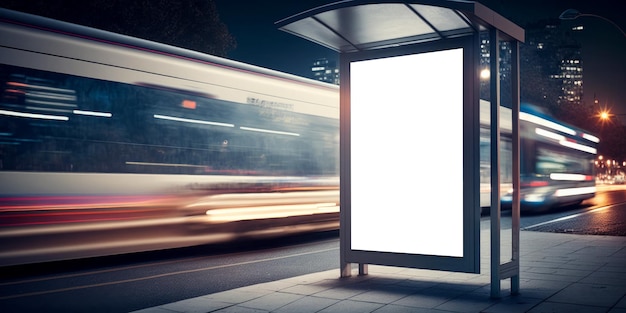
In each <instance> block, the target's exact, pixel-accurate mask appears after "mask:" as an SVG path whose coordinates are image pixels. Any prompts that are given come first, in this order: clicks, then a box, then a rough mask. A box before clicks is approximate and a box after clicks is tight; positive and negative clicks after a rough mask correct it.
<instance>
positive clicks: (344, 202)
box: [339, 54, 352, 277]
mask: <svg viewBox="0 0 626 313" xmlns="http://www.w3.org/2000/svg"><path fill="white" fill-rule="evenodd" d="M339 62H340V63H339V70H340V71H341V73H349V66H350V65H349V64H348V61H347V60H346V59H345V58H344V57H343V54H341V55H340V59H339ZM339 79H340V85H339V115H340V118H339V119H340V121H345V122H342V123H340V125H339V140H340V144H339V149H340V150H339V173H340V175H339V177H340V180H339V190H340V192H339V207H340V210H339V225H340V227H339V271H340V275H341V277H350V276H352V265H351V264H350V263H349V262H348V261H347V254H348V251H349V250H350V210H351V209H352V198H351V183H350V182H351V180H350V179H351V178H350V173H351V172H350V77H349V75H341V77H340V78H339Z"/></svg>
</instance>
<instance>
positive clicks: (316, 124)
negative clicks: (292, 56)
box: [0, 9, 339, 266]
mask: <svg viewBox="0 0 626 313" xmlns="http://www.w3.org/2000/svg"><path fill="white" fill-rule="evenodd" d="M338 106H339V91H338V86H335V85H330V84H326V83H322V82H318V81H315V80H310V79H305V78H301V77H297V76H294V75H289V74H285V73H280V72H277V71H273V70H268V69H264V68H260V67H256V66H251V65H247V64H243V63H240V62H235V61H231V60H227V59H224V58H220V57H215V56H210V55H206V54H202V53H198V52H194V51H189V50H185V49H180V48H177V47H172V46H168V45H163V44H159V43H155V42H150V41H146V40H141V39H137V38H132V37H128V36H123V35H119V34H114V33H110V32H106V31H101V30H97V29H92V28H88V27H82V26H78V25H74V24H70V23H65V22H60V21H56V20H52V19H48V18H43V17H39V16H33V15H29V14H24V13H20V12H15V11H10V10H6V9H0V241H2V245H0V266H4V265H13V264H24V263H32V262H42V261H53V260H62V259H69V258H78V257H94V256H101V255H109V254H119V253H127V252H137V251H146V250H155V249H165V248H173V247H182V246H190V245H197V244H205V243H214V242H225V241H229V240H234V239H236V238H246V237H255V238H258V237H261V236H275V235H285V234H290V233H296V232H303V231H326V230H331V229H338V225H339V215H338V214H339V203H338V202H339V179H338V172H339V160H338V158H339V121H338V117H339V107H338Z"/></svg>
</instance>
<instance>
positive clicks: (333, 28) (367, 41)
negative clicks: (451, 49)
mask: <svg viewBox="0 0 626 313" xmlns="http://www.w3.org/2000/svg"><path fill="white" fill-rule="evenodd" d="M276 24H277V26H278V28H279V29H281V30H283V31H286V32H289V33H292V34H294V35H296V36H300V37H303V38H305V39H307V40H310V41H312V42H315V43H318V44H320V45H322V46H325V47H328V48H330V49H333V50H335V51H338V52H341V53H345V52H356V51H363V50H372V49H380V48H386V47H393V46H400V45H406V44H413V43H420V42H427V41H434V40H440V39H445V38H453V37H460V36H465V35H470V34H472V33H473V32H476V31H480V30H485V29H492V28H496V29H498V30H500V31H501V33H502V34H503V35H504V36H505V37H506V39H508V40H517V41H520V42H523V41H524V30H523V29H522V28H520V27H519V26H517V25H515V24H514V23H513V22H511V21H509V20H507V19H505V18H504V17H502V16H501V15H499V14H497V13H496V12H494V11H492V10H491V9H489V8H487V7H485V6H484V5H482V4H480V3H478V2H474V1H460V0H415V1H397V0H396V1H393V0H377V1H372V0H346V1H340V2H336V3H332V4H328V5H324V6H321V7H318V8H314V9H311V10H308V11H305V12H302V13H299V14H296V15H294V16H291V17H288V18H286V19H283V20H281V21H278V22H276Z"/></svg>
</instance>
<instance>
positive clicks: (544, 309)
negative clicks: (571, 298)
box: [528, 302, 608, 313]
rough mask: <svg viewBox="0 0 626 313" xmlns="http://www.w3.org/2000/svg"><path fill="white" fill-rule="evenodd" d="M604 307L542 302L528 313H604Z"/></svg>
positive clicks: (605, 309)
mask: <svg viewBox="0 0 626 313" xmlns="http://www.w3.org/2000/svg"><path fill="white" fill-rule="evenodd" d="M607 309H608V308H606V307H597V306H588V305H580V304H570V303H556V302H543V303H540V304H539V305H537V306H536V307H534V308H532V309H531V310H530V311H528V313H552V312H554V313H557V312H564V313H565V312H584V313H604V312H606V311H607Z"/></svg>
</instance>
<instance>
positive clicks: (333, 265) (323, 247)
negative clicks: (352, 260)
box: [0, 186, 626, 313]
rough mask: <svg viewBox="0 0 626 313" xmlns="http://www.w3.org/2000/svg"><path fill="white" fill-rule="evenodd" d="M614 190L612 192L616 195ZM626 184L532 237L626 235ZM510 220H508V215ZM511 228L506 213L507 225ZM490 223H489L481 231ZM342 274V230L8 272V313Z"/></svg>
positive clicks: (1, 304)
mask: <svg viewBox="0 0 626 313" xmlns="http://www.w3.org/2000/svg"><path fill="white" fill-rule="evenodd" d="M609 189H611V190H609ZM625 203H626V186H621V187H620V186H617V187H615V186H614V187H611V188H601V190H600V191H599V192H598V195H597V196H596V197H595V198H594V199H592V200H590V201H587V202H585V203H583V205H581V206H575V207H568V208H562V209H559V210H554V211H551V212H549V213H545V214H530V215H526V214H525V215H523V216H522V218H521V226H522V228H524V229H526V231H552V232H565V231H566V232H568V233H596V234H607V233H608V234H622V235H626V234H624V233H623V232H622V231H623V230H624V226H626V225H625V224H624V221H626V216H625V212H626V207H625V205H626V204H625ZM507 214H508V216H507ZM507 225H510V213H507V212H503V216H502V226H503V228H506V227H507ZM488 227H489V217H488V216H485V217H482V218H481V228H482V229H487V228H488ZM331 269H336V270H337V275H339V240H338V232H331V233H326V234H323V235H306V236H294V237H290V238H286V239H281V240H264V241H249V242H239V243H231V244H224V245H207V246H200V247H194V248H185V249H172V250H166V251H158V252H149V253H138V254H130V255H122V256H114V257H106V258H94V259H86V260H76V261H65V262H53V263H44V264H36V265H29V266H17V267H6V268H0V311H1V312H3V313H5V312H128V311H132V310H138V309H142V308H147V307H153V306H157V305H161V304H165V303H171V302H175V301H179V300H183V299H188V298H192V297H197V296H202V295H206V294H210V293H214V292H219V291H224V290H229V289H233V288H238V287H242V286H247V285H251V284H257V283H262V282H268V281H274V280H278V279H283V278H288V277H293V276H298V275H304V274H308V273H313V272H320V271H325V270H331Z"/></svg>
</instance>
